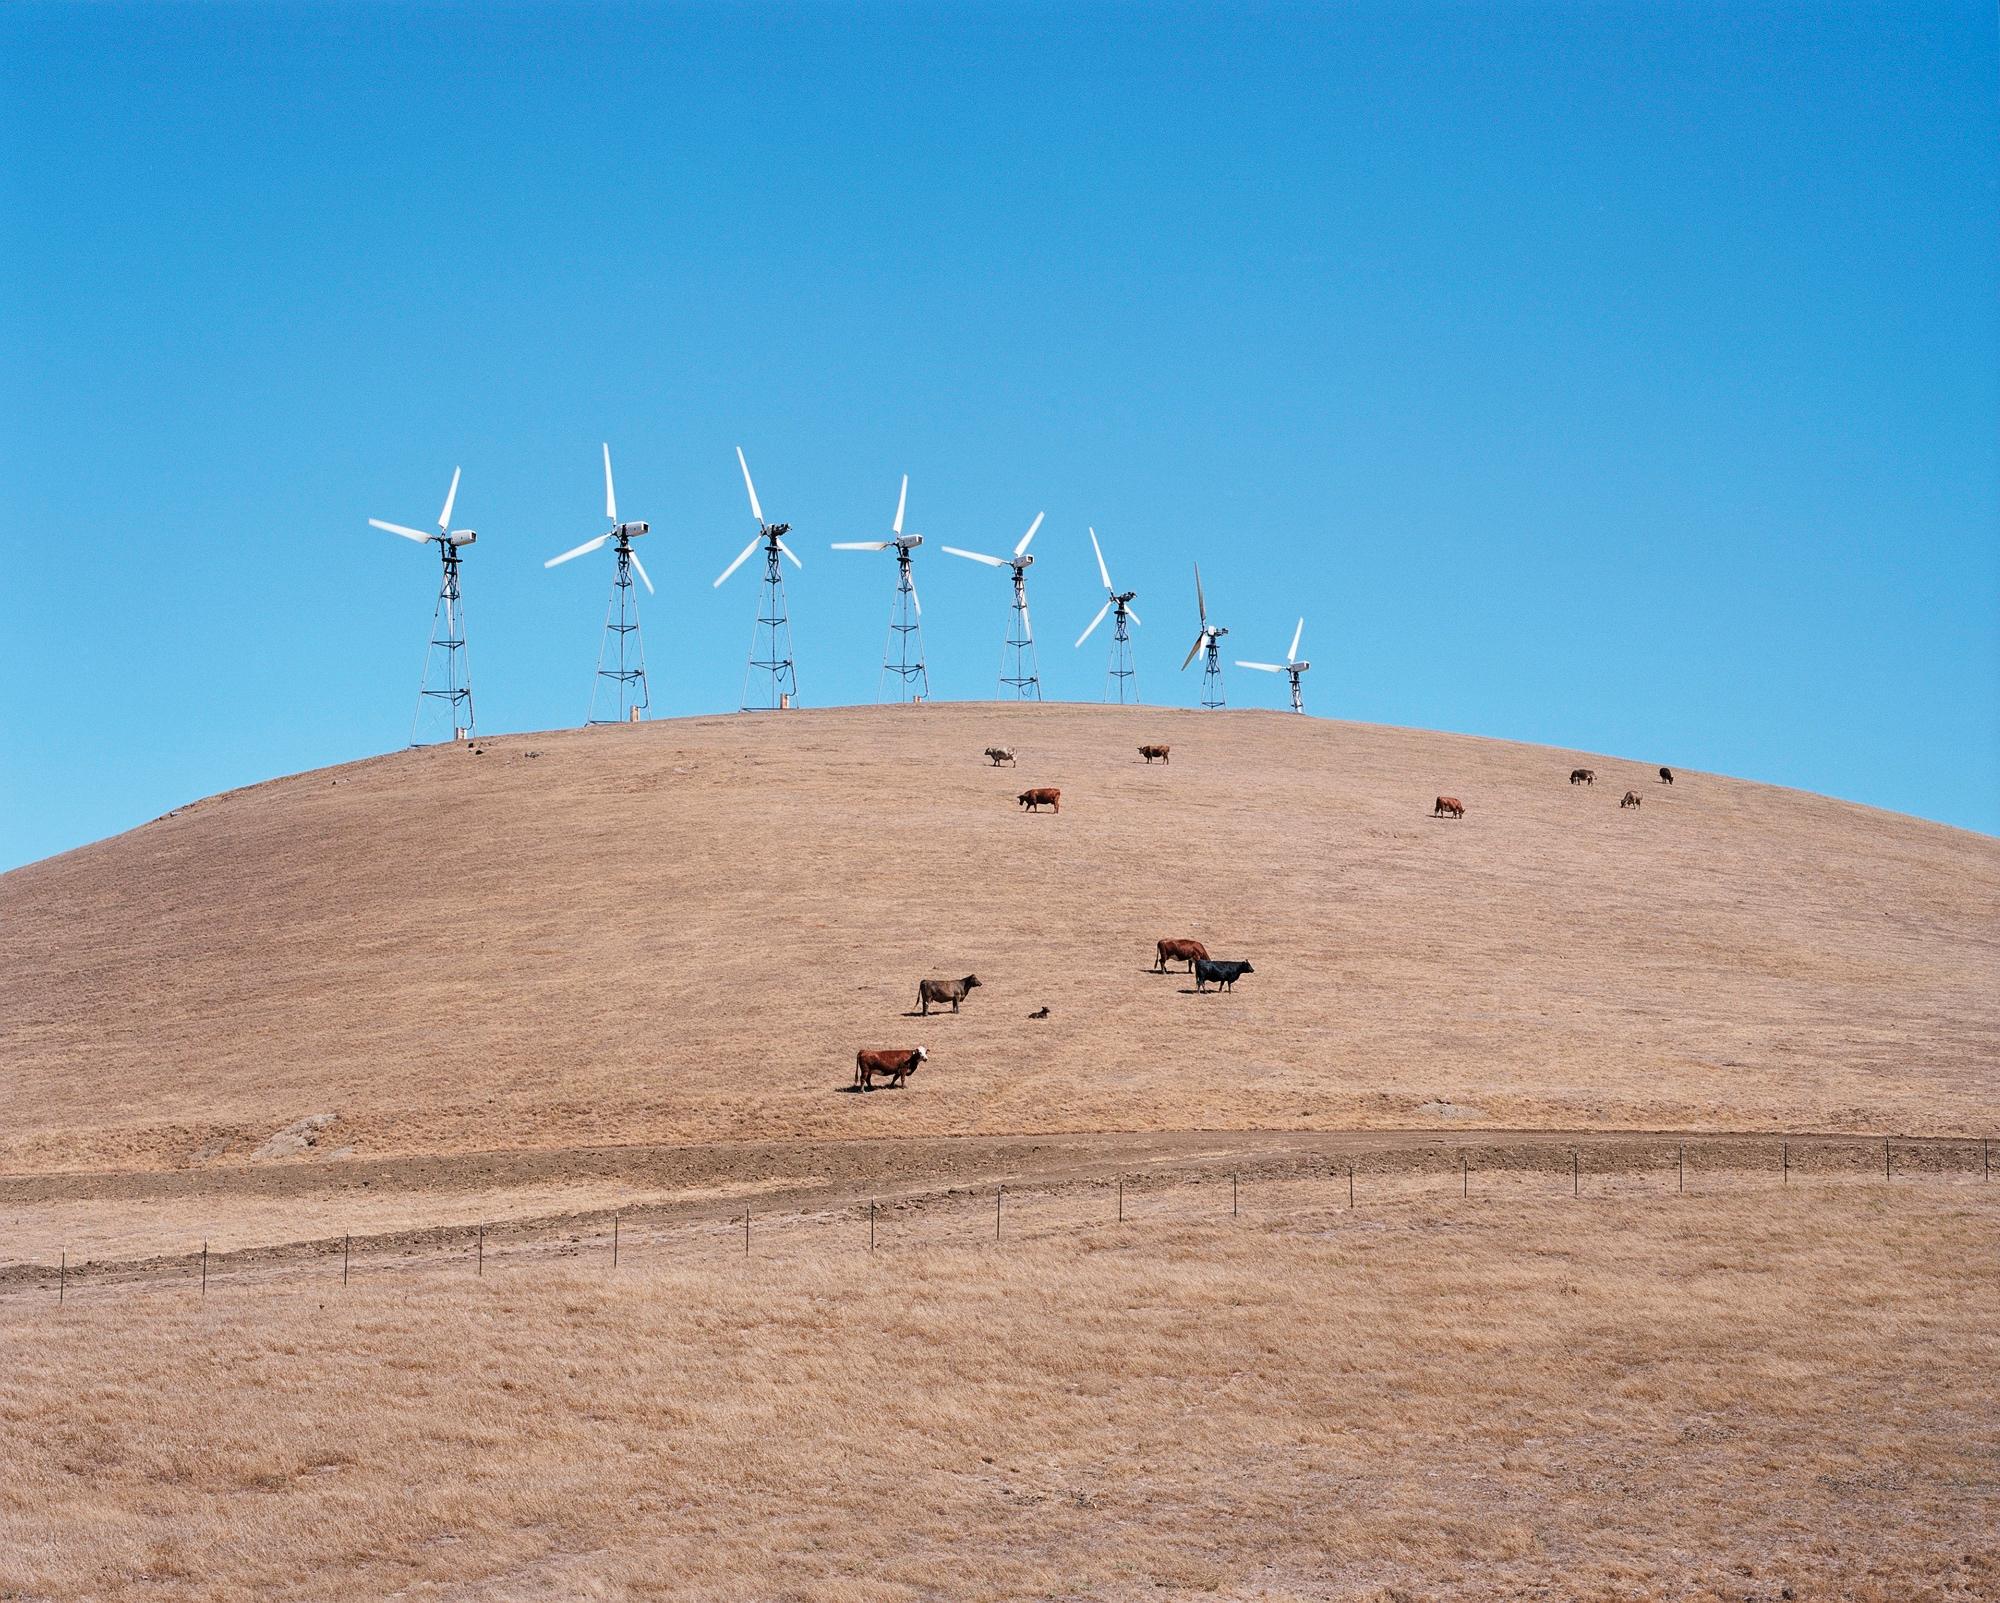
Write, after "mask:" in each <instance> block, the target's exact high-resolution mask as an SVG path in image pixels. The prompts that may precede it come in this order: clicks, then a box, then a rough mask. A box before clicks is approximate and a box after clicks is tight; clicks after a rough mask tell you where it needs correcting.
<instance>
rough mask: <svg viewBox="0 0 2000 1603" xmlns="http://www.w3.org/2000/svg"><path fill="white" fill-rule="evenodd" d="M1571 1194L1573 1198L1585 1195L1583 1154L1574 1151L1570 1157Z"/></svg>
mask: <svg viewBox="0 0 2000 1603" xmlns="http://www.w3.org/2000/svg"><path fill="white" fill-rule="evenodd" d="M1569 1194H1570V1195H1571V1196H1572V1197H1580V1196H1582V1195H1583V1154H1582V1153H1581V1152H1579V1151H1576V1150H1574V1149H1572V1150H1571V1152H1570V1155H1569Z"/></svg>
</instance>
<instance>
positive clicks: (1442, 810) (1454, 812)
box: [1431, 796, 1465, 818]
mask: <svg viewBox="0 0 2000 1603" xmlns="http://www.w3.org/2000/svg"><path fill="white" fill-rule="evenodd" d="M1464 816H1465V803H1464V802H1462V801H1460V800H1459V799H1458V798H1457V797H1456V796H1440V797H1438V799H1437V805H1436V806H1435V807H1433V808H1432V809H1431V817H1433V818H1463V817H1464Z"/></svg>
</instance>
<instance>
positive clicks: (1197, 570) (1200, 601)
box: [1194, 562, 1208, 624]
mask: <svg viewBox="0 0 2000 1603" xmlns="http://www.w3.org/2000/svg"><path fill="white" fill-rule="evenodd" d="M1194 610H1195V611H1196V612H1198V613H1199V614H1200V615H1201V621H1202V622H1203V623H1204V624H1205V623H1207V622H1208V600H1207V598H1206V597H1205V596H1203V595H1202V593H1201V564H1200V563H1199V562H1197V563H1196V564H1195V565H1194Z"/></svg>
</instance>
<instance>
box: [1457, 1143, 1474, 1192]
mask: <svg viewBox="0 0 2000 1603" xmlns="http://www.w3.org/2000/svg"><path fill="white" fill-rule="evenodd" d="M1458 1194H1459V1196H1460V1197H1461V1198H1464V1197H1469V1196H1471V1195H1472V1170H1471V1167H1470V1166H1469V1165H1468V1163H1467V1162H1466V1157H1465V1154H1464V1153H1463V1152H1461V1153H1460V1154H1459V1155H1458Z"/></svg>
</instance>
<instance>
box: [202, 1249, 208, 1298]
mask: <svg viewBox="0 0 2000 1603" xmlns="http://www.w3.org/2000/svg"><path fill="white" fill-rule="evenodd" d="M201 1294H202V1295H203V1296H204V1297H206V1296H207V1295H208V1243H207V1242H206V1241H204V1242H203V1243H202V1244H201Z"/></svg>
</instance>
